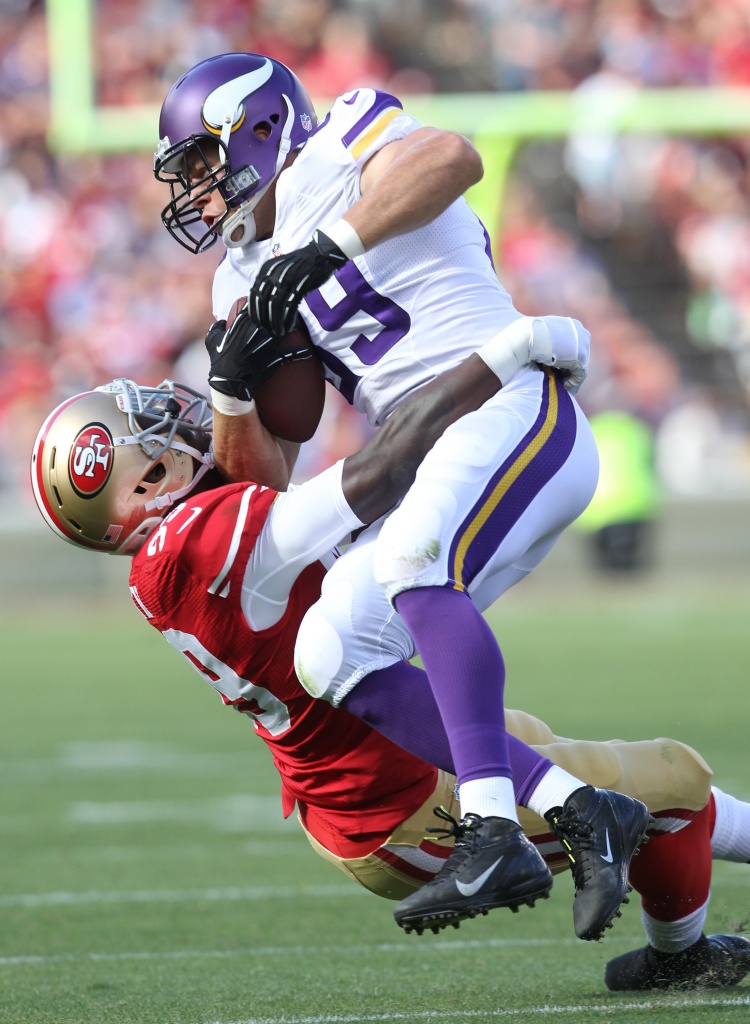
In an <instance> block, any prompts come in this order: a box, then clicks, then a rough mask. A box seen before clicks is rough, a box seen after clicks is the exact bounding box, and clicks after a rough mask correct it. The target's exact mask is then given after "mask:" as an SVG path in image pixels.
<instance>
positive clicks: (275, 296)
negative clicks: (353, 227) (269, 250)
mask: <svg viewBox="0 0 750 1024" xmlns="http://www.w3.org/2000/svg"><path fill="white" fill-rule="evenodd" d="M348 262H349V257H348V256H347V255H346V254H345V253H343V252H342V251H341V249H339V247H338V246H337V245H336V243H335V242H334V241H333V240H332V239H330V238H329V237H328V235H325V234H323V232H322V231H316V232H315V234H314V235H313V237H312V241H311V242H309V243H308V244H307V245H306V246H304V247H303V248H302V249H295V251H294V252H290V253H289V255H288V256H277V257H276V258H275V259H270V260H266V262H265V263H264V264H263V266H262V267H261V268H260V270H259V271H258V274H257V277H256V278H255V281H254V283H253V286H252V288H251V289H250V297H249V300H248V302H249V305H250V315H251V316H252V318H253V320H254V322H255V323H256V324H259V325H260V326H261V327H265V329H266V330H267V331H272V332H273V333H274V334H277V335H282V334H287V333H288V332H289V331H290V330H291V329H292V324H293V323H294V317H295V314H296V312H297V307H298V306H299V304H300V302H301V301H302V299H304V297H305V296H306V295H307V294H308V293H309V292H312V291H315V289H316V288H320V286H321V285H322V284H323V282H324V281H327V280H328V278H329V277H331V275H332V274H333V273H334V271H336V270H338V269H339V267H343V266H344V264H345V263H348Z"/></svg>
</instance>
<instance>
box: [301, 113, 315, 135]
mask: <svg viewBox="0 0 750 1024" xmlns="http://www.w3.org/2000/svg"><path fill="white" fill-rule="evenodd" d="M299 121H300V124H301V125H302V127H303V128H304V129H305V131H306V132H309V131H312V118H311V117H310V115H309V114H300V116H299Z"/></svg>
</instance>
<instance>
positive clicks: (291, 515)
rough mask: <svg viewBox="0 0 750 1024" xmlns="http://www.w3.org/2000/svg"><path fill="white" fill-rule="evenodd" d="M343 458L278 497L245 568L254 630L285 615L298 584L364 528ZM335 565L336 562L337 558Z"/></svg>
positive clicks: (245, 604) (245, 600)
mask: <svg viewBox="0 0 750 1024" xmlns="http://www.w3.org/2000/svg"><path fill="white" fill-rule="evenodd" d="M343 465H344V463H343V460H341V461H340V462H337V463H336V464H335V465H333V466H331V467H330V468H329V469H327V470H325V471H324V472H323V473H319V474H318V475H317V476H315V477H313V478H312V480H308V481H307V482H306V483H304V484H302V485H300V486H299V487H292V488H290V489H289V490H288V491H284V492H283V493H281V494H278V495H277V497H276V499H275V500H274V503H273V505H272V506H271V509H270V511H269V514H268V518H267V519H266V522H265V524H264V526H263V529H262V530H261V532H260V535H259V536H258V539H257V541H256V543H255V547H254V548H253V550H252V553H251V555H250V559H249V561H248V563H247V567H246V570H245V579H244V583H243V586H242V610H243V612H244V614H245V618H246V619H247V622H248V625H249V626H250V628H251V629H254V630H261V629H267V628H268V627H269V626H272V625H274V624H275V623H276V622H278V620H279V619H280V618H281V616H282V615H283V614H284V609H285V608H286V603H287V599H288V597H289V593H290V591H291V589H292V585H293V584H294V581H295V580H296V579H297V577H298V576H299V574H300V573H301V572H302V570H303V569H304V568H305V566H307V565H311V564H312V563H313V562H315V561H317V560H321V561H324V562H325V556H327V555H329V554H330V553H331V550H332V549H333V548H334V547H335V546H336V545H337V544H341V543H342V542H343V541H345V540H347V539H348V537H349V535H350V534H351V532H352V531H353V530H355V529H358V528H359V527H361V526H362V525H363V523H362V521H361V520H360V519H358V518H357V516H356V515H355V514H354V512H353V511H352V510H351V508H350V507H349V504H348V502H347V500H346V498H345V497H344V492H343V489H342V486H341V474H342V470H343ZM331 561H332V559H331Z"/></svg>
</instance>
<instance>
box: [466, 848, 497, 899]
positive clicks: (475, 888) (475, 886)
mask: <svg viewBox="0 0 750 1024" xmlns="http://www.w3.org/2000/svg"><path fill="white" fill-rule="evenodd" d="M502 859H503V858H502V857H498V858H497V860H496V861H495V863H494V864H490V866H489V867H488V868H487V870H486V871H483V872H482V874H481V875H480V876H479V877H478V878H475V879H474V881H473V882H456V888H457V889H458V891H459V892H460V893H461V895H462V896H474V894H475V893H478V892H479V890H480V889H481V888H482V886H483V885H484V883H485V882H486V881H487V879H488V878H489V877H490V875H491V874H492V872H493V871H494V870H495V868H496V867H497V866H498V864H499V863H500V861H501V860H502Z"/></svg>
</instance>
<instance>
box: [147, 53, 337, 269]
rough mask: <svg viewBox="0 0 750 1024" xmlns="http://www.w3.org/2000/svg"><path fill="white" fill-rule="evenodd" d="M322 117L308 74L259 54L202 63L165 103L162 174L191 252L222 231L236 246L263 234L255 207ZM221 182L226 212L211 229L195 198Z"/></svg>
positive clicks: (159, 154) (170, 215) (169, 221)
mask: <svg viewBox="0 0 750 1024" xmlns="http://www.w3.org/2000/svg"><path fill="white" fill-rule="evenodd" d="M317 123H318V119H317V117H316V114H315V110H314V108H313V105H312V102H311V101H310V97H309V96H308V94H307V91H306V90H305V88H304V86H303V85H302V83H301V82H300V80H299V79H298V78H297V77H296V75H294V74H293V73H292V72H291V71H290V70H289V69H288V68H287V67H285V66H284V65H283V64H280V63H279V62H278V61H276V60H271V58H270V57H264V56H263V55H262V54H258V53H224V54H220V55H219V56H218V57H209V58H208V60H204V61H201V63H200V64H196V65H195V67H193V68H191V69H190V71H188V72H186V73H185V74H184V75H183V76H182V78H181V79H180V80H179V81H178V82H177V83H175V85H173V86H172V88H171V89H170V90H169V93H168V94H167V98H166V99H165V100H164V103H163V105H162V108H161V116H160V118H159V139H160V141H159V147H158V149H157V150H156V153H155V154H154V174H155V175H156V178H157V179H158V180H159V181H166V182H168V183H169V186H170V189H171V193H172V198H171V201H170V202H169V204H168V205H167V206H165V207H164V209H163V210H162V214H161V218H162V221H163V223H164V226H165V227H166V229H167V231H168V232H169V233H170V234H171V235H172V237H173V238H176V239H177V241H178V242H179V243H180V245H183V246H184V247H185V248H186V249H189V250H190V252H193V253H198V252H203V251H204V250H205V249H208V248H209V247H210V246H212V245H213V244H214V242H215V241H216V239H217V238H218V237H219V235H221V236H222V238H223V240H224V243H225V244H226V245H229V246H236V245H246V244H248V243H249V242H252V241H253V239H254V237H255V223H254V219H253V215H252V211H253V208H254V207H255V206H256V204H257V203H258V201H259V200H260V199H261V197H262V196H263V195H264V194H265V192H266V190H267V188H268V186H269V185H270V184H271V183H272V182H273V180H274V179H275V178H276V176H277V175H278V173H279V171H280V170H281V168H282V166H283V164H284V161H285V160H286V158H287V155H288V154H289V153H290V152H291V151H292V150H294V149H297V148H298V147H299V146H301V145H302V144H303V143H304V142H305V140H306V139H307V138H309V136H310V133H311V132H312V130H313V129H314V128H315V127H316V125H317ZM215 189H218V191H219V193H220V194H221V196H222V197H223V199H224V201H225V202H226V204H227V211H226V213H225V214H224V215H223V216H222V217H220V218H219V220H218V221H217V222H216V223H214V224H213V225H212V226H211V227H210V228H208V227H206V226H205V225H204V224H203V221H202V220H201V211H200V210H199V209H197V208H196V207H195V205H194V202H195V200H196V199H197V198H199V197H200V196H204V195H206V194H207V193H209V192H213V191H214V190H215Z"/></svg>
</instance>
